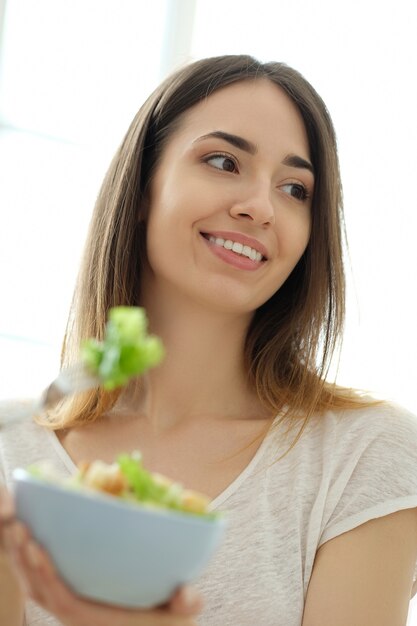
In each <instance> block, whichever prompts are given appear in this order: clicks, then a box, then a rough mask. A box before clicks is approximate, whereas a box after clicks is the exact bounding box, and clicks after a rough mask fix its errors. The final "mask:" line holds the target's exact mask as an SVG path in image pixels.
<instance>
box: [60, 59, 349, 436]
mask: <svg viewBox="0 0 417 626" xmlns="http://www.w3.org/2000/svg"><path fill="white" fill-rule="evenodd" d="M260 78H262V79H267V80H270V81H271V82H272V83H275V84H276V85H277V86H279V87H280V88H281V89H283V90H284V91H285V92H286V93H287V94H288V95H289V97H290V98H291V99H292V101H293V102H294V103H295V105H296V106H297V107H298V109H299V111H300V113H301V115H302V117H303V120H304V124H305V128H306V131H307V135H308V140H309V147H310V157H311V160H312V163H313V167H314V170H315V187H314V196H313V199H312V230H311V237H310V241H309V244H308V246H307V249H306V251H305V253H304V254H303V256H302V258H301V260H300V261H299V263H298V264H297V266H296V267H295V269H294V270H293V272H292V274H291V275H290V276H289V278H288V279H287V281H286V282H285V284H284V285H283V286H282V287H281V288H280V289H279V290H278V291H277V292H276V293H275V294H274V295H273V296H272V297H271V298H270V299H269V300H268V301H267V302H266V303H265V304H263V305H262V306H261V307H260V308H259V309H258V310H257V311H256V313H255V315H254V317H253V320H252V323H251V325H250V328H249V330H248V334H247V338H246V345H245V356H246V362H247V368H248V375H249V381H250V383H251V384H252V385H253V386H254V387H255V388H256V390H257V393H258V395H259V398H260V399H261V400H262V402H263V403H264V404H265V405H266V406H267V407H268V408H269V409H270V410H271V411H272V413H277V412H278V411H280V410H282V409H283V407H287V412H286V414H287V415H292V416H293V417H294V416H300V417H301V416H302V417H303V427H304V426H305V424H306V422H307V419H308V417H309V416H310V415H312V414H313V412H321V411H324V410H326V409H329V408H344V407H345V408H348V407H349V408H350V407H353V406H358V405H360V404H361V399H360V397H359V396H358V395H356V394H354V393H353V392H352V391H351V390H347V389H342V388H340V387H337V386H336V385H331V384H329V383H327V382H326V376H327V373H328V368H329V365H330V360H331V357H332V355H333V353H334V351H335V349H336V348H337V345H338V342H339V340H340V338H341V335H342V330H343V321H344V310H345V279H344V268H343V251H342V248H343V245H342V242H343V232H344V227H343V215H342V190H341V182H340V175H339V163H338V156H337V147H336V139H335V133H334V129H333V125H332V121H331V119H330V116H329V114H328V111H327V109H326V106H325V104H324V102H323V101H322V99H321V98H320V96H319V95H318V94H317V92H316V91H315V90H314V89H313V87H312V86H311V85H310V84H309V83H308V82H307V81H306V80H305V79H304V78H303V76H301V74H300V73H299V72H297V71H296V70H294V69H292V68H290V67H288V66H287V65H285V64H283V63H260V62H258V61H257V60H256V59H254V58H252V57H250V56H246V55H236V56H235V55H231V56H219V57H213V58H209V59H202V60H199V61H197V62H194V63H191V64H190V65H187V66H186V67H184V68H182V69H180V70H178V71H177V72H176V73H174V74H173V75H171V76H169V77H168V78H167V79H166V80H165V81H164V82H163V83H162V84H161V85H160V86H159V87H158V88H157V89H156V90H155V91H154V92H153V93H152V95H151V96H150V97H149V98H148V99H147V101H146V102H145V103H144V105H143V106H142V107H141V109H140V110H139V111H138V113H137V115H136V116H135V118H134V120H133V121H132V124H131V125H130V127H129V129H128V131H127V134H126V136H125V138H124V140H123V142H122V144H121V146H120V148H119V149H118V151H117V153H116V155H115V157H114V158H113V161H112V163H111V165H110V167H109V170H108V172H107V174H106V176H105V179H104V182H103V185H102V187H101V190H100V193H99V196H98V199H97V202H96V206H95V210H94V213H93V216H92V220H91V225H90V229H89V234H88V238H87V242H86V246H85V252H84V257H83V261H82V265H81V269H80V273H79V277H78V281H77V285H76V289H75V292H74V297H73V302H72V307H71V312H70V316H69V321H68V326H67V332H66V336H65V339H64V344H63V350H62V366H64V367H65V366H66V365H69V364H70V363H72V362H73V361H75V360H77V358H78V350H79V345H80V342H81V341H82V340H83V339H85V338H87V337H90V336H95V337H98V338H101V337H102V335H103V329H104V325H105V322H106V318H107V312H108V310H109V308H110V307H112V306H117V305H120V304H124V305H138V304H140V293H141V267H142V266H143V261H144V258H145V256H144V255H145V236H146V231H145V229H146V198H147V190H148V185H149V182H150V180H151V178H152V175H153V172H154V171H155V167H156V166H157V164H158V162H159V158H160V155H161V153H162V151H163V149H164V146H165V145H166V142H167V140H168V138H169V137H170V136H171V135H172V133H173V132H174V131H175V129H176V128H177V126H178V124H179V123H180V121H181V117H182V115H183V114H184V113H185V112H186V111H187V110H188V109H189V108H190V107H192V106H193V105H194V104H197V103H198V102H199V101H201V100H203V99H204V98H207V97H209V96H210V94H212V93H213V92H215V91H216V90H218V89H221V88H222V87H225V86H227V85H230V84H232V83H235V82H238V81H243V80H256V79H260ZM119 393H120V392H118V391H115V392H112V393H108V392H105V391H103V390H101V389H100V390H94V391H91V392H89V393H85V394H82V395H81V396H77V397H76V398H75V399H72V400H71V401H68V402H65V403H63V405H62V406H61V407H60V409H59V410H58V411H57V413H56V415H55V418H56V419H55V420H53V421H52V423H51V427H52V428H58V427H63V426H65V427H69V426H74V425H76V424H81V423H85V422H90V421H94V420H95V419H97V418H98V417H99V416H100V415H101V414H102V413H103V412H104V411H107V410H109V409H110V408H111V407H112V406H114V403H115V401H116V400H117V398H118V395H119Z"/></svg>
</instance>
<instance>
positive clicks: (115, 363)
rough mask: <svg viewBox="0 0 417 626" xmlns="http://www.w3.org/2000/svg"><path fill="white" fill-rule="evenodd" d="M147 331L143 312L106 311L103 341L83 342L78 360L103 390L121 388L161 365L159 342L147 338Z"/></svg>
mask: <svg viewBox="0 0 417 626" xmlns="http://www.w3.org/2000/svg"><path fill="white" fill-rule="evenodd" d="M147 329H148V320H147V317H146V313H145V309H143V308H141V307H129V306H118V307H113V308H112V309H110V310H109V316H108V321H107V324H106V328H105V334H104V339H103V341H99V340H97V339H87V340H86V341H84V342H83V344H82V345H81V360H82V362H83V364H84V366H85V367H86V369H87V370H88V371H89V372H91V373H92V374H94V375H95V376H98V377H99V378H100V381H101V383H102V385H103V387H104V388H105V389H107V390H112V389H115V388H116V387H121V386H123V385H125V384H126V383H127V382H128V381H129V380H130V379H131V378H133V377H135V376H139V375H140V374H143V373H144V372H145V371H146V370H147V369H149V368H151V367H155V366H156V365H158V364H159V363H160V362H161V361H162V359H163V357H164V348H163V345H162V341H161V340H160V339H159V337H156V336H155V335H149V334H148V330H147Z"/></svg>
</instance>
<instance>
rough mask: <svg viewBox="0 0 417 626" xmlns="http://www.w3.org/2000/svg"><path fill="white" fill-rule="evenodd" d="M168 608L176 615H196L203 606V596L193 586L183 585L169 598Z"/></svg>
mask: <svg viewBox="0 0 417 626" xmlns="http://www.w3.org/2000/svg"><path fill="white" fill-rule="evenodd" d="M168 608H169V609H170V611H171V612H172V613H174V614H176V615H198V614H199V613H200V612H201V610H202V608H203V598H202V596H201V594H200V593H199V592H198V591H197V589H195V587H191V586H190V585H185V586H183V587H180V589H178V591H177V592H176V593H175V595H174V596H173V597H172V598H171V600H170V601H169V603H168Z"/></svg>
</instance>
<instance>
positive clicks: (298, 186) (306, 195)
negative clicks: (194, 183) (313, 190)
mask: <svg viewBox="0 0 417 626" xmlns="http://www.w3.org/2000/svg"><path fill="white" fill-rule="evenodd" d="M219 158H220V159H226V160H229V161H230V162H231V163H232V164H233V166H234V168H235V169H234V171H232V170H224V169H223V168H221V167H216V166H215V165H212V164H211V163H210V161H212V160H213V159H219ZM203 161H204V163H207V164H208V165H210V167H214V168H215V169H217V170H220V171H222V172H228V173H233V174H235V173H238V172H239V170H238V167H237V163H236V159H235V158H234V157H232V156H231V155H230V154H227V153H224V152H216V153H215V154H210V155H209V156H207V157H204V159H203ZM283 187H293V188H295V189H296V190H297V191H298V193H300V194H301V195H300V197H297V196H294V195H292V194H291V193H289V194H288V195H289V196H291V198H295V200H299V201H300V202H305V201H306V200H308V199H309V198H310V194H309V192H308V190H307V188H306V187H305V186H304V185H302V184H301V183H286V184H285V185H282V186H281V189H282V188H283Z"/></svg>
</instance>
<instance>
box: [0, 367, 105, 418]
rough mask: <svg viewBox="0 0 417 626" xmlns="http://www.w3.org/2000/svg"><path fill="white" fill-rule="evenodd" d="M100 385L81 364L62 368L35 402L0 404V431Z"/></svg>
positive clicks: (18, 401) (9, 401)
mask: <svg viewBox="0 0 417 626" xmlns="http://www.w3.org/2000/svg"><path fill="white" fill-rule="evenodd" d="M100 384H101V380H100V378H99V377H98V376H94V375H93V374H91V373H90V372H88V370H87V369H86V368H85V366H84V365H83V364H82V363H75V364H74V365H71V366H70V367H67V368H64V369H62V370H61V371H60V373H59V375H58V376H57V377H56V378H55V379H54V380H53V381H52V382H51V383H50V384H49V385H48V386H47V387H46V389H45V390H44V391H43V393H42V394H41V395H40V397H39V398H37V399H35V400H29V401H22V400H4V401H1V402H0V430H1V429H2V428H4V427H5V426H11V425H13V424H16V423H18V422H21V421H22V420H26V419H30V418H31V417H33V416H34V415H39V414H42V413H44V412H45V411H47V410H48V409H51V408H53V407H54V406H56V405H57V404H58V402H60V401H61V400H63V399H64V398H65V397H67V396H72V395H74V394H77V393H79V392H81V391H87V390H88V389H93V388H95V387H98V386H99V385H100Z"/></svg>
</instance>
